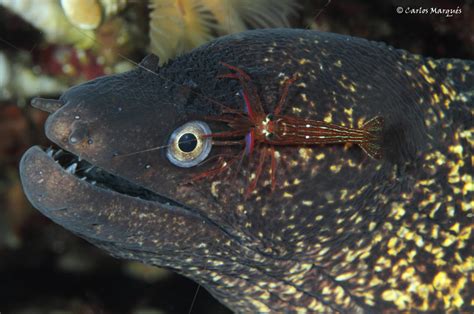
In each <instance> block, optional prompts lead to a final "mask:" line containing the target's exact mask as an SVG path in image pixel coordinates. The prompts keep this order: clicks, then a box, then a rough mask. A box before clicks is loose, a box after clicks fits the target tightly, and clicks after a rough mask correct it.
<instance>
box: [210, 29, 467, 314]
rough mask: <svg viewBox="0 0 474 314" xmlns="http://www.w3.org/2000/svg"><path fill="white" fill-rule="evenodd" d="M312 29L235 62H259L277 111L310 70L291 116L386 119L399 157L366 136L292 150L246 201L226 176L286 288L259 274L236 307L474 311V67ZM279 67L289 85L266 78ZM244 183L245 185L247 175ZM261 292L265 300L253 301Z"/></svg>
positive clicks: (241, 215) (237, 213)
mask: <svg viewBox="0 0 474 314" xmlns="http://www.w3.org/2000/svg"><path fill="white" fill-rule="evenodd" d="M304 35H305V36H303V37H298V36H296V34H295V37H294V38H292V39H288V38H284V39H282V38H278V36H276V39H275V40H271V39H270V37H269V38H268V39H267V40H266V45H267V47H266V48H265V49H264V48H262V50H264V51H263V52H261V56H262V58H261V61H259V60H255V61H253V60H252V61H249V60H247V59H246V56H245V52H243V54H244V56H239V57H238V60H239V61H238V62H237V61H234V62H232V60H229V59H225V62H227V63H231V64H236V65H239V66H241V67H242V68H243V69H244V70H246V71H248V72H249V74H250V75H251V76H252V78H253V79H255V80H256V85H257V86H259V89H260V91H261V95H262V96H263V97H264V98H265V97H267V98H266V99H267V100H266V102H264V103H265V105H266V106H267V107H266V108H267V110H270V109H271V108H272V106H273V105H274V104H275V99H278V98H277V97H278V88H279V87H281V84H282V83H283V82H284V79H285V78H287V77H290V76H291V75H293V74H294V73H298V74H299V75H301V77H302V78H301V79H300V80H299V81H297V82H296V83H295V86H294V88H293V94H292V93H291V91H290V97H291V98H290V100H289V102H288V103H289V104H288V107H287V108H286V110H285V113H287V114H290V115H297V116H300V117H308V118H311V119H317V120H323V121H325V122H328V123H336V124H340V125H344V126H349V127H361V126H362V125H363V123H364V122H365V121H367V120H368V119H370V118H372V117H374V116H376V115H381V116H383V117H384V119H385V120H386V127H385V138H384V143H385V144H384V146H385V147H384V155H385V157H384V159H383V160H382V161H381V162H377V161H373V160H370V159H369V158H368V157H366V156H364V153H363V152H362V151H358V150H357V148H356V147H353V146H337V145H334V146H327V147H301V148H296V149H295V148H278V152H279V159H278V162H279V164H280V168H279V169H278V172H277V177H278V180H279V184H278V188H277V190H276V191H275V192H273V193H271V192H270V190H269V184H270V181H269V174H268V172H267V174H266V175H268V177H266V180H263V183H262V185H263V187H261V188H258V189H257V190H256V191H255V192H254V194H253V195H252V197H251V199H250V200H245V201H244V200H242V201H241V202H236V201H235V200H237V199H239V197H238V196H237V195H234V193H232V192H230V195H229V190H227V189H225V188H224V186H222V190H221V191H220V193H217V196H218V198H219V199H220V201H221V202H222V204H226V203H229V204H234V205H230V206H228V209H229V214H230V215H233V216H234V219H235V220H236V221H238V222H239V223H238V226H235V225H234V226H233V227H234V228H235V229H236V230H238V233H239V236H241V237H242V238H243V239H245V242H246V244H247V245H248V246H249V247H251V248H252V249H254V250H256V251H258V252H260V255H259V256H258V257H257V256H256V257H254V258H255V263H257V264H262V265H271V266H263V267H262V268H263V269H264V270H263V272H265V269H266V267H268V273H269V274H274V273H276V274H277V275H276V276H278V278H279V282H278V283H276V284H275V285H272V284H271V281H270V282H269V281H268V280H269V279H268V278H267V279H265V280H263V279H262V278H259V279H258V280H257V284H251V285H250V286H249V287H248V288H246V289H244V293H243V295H245V296H247V298H242V299H241V300H239V301H235V302H237V305H232V307H233V308H235V309H236V310H240V309H251V310H257V311H262V312H266V311H268V310H275V311H281V310H283V309H295V310H298V307H301V308H303V309H306V310H309V311H315V312H326V311H329V312H331V311H341V312H348V313H354V312H370V311H415V310H419V311H433V310H439V311H453V310H462V311H469V310H471V309H473V305H474V303H473V302H474V301H473V295H474V286H473V279H474V256H473V249H474V246H473V244H474V241H473V236H474V235H473V234H472V228H473V223H474V220H473V218H474V214H473V201H472V199H473V198H472V196H473V189H474V187H473V183H472V174H473V171H472V157H471V156H472V155H471V152H472V147H473V144H474V139H473V122H472V113H473V112H472V111H473V109H472V108H473V107H474V74H473V71H474V63H473V62H465V61H460V60H432V59H423V58H421V57H419V56H416V55H412V54H409V53H407V52H404V51H398V50H394V49H392V48H391V47H387V46H384V45H382V44H377V43H369V42H366V41H357V42H355V41H354V39H352V38H351V39H349V38H347V37H340V36H332V35H322V34H319V35H315V36H311V35H309V36H306V35H308V33H304ZM250 41H252V40H251V39H250ZM228 44H229V45H232V41H231V40H230V41H229V43H228ZM248 44H249V45H252V44H253V43H248ZM255 45H257V43H255ZM259 45H262V43H261V42H260V43H259ZM338 48H341V50H338ZM343 48H344V49H343ZM351 49H352V51H356V52H355V53H345V52H344V51H351ZM364 49H366V50H365V52H361V51H364ZM237 50H238V48H237ZM359 53H360V55H359ZM368 55H369V56H370V57H371V58H372V59H370V60H368ZM277 65H278V66H277ZM471 68H472V69H471ZM252 70H253V71H252ZM268 72H270V73H268ZM272 76H273V77H276V84H269V83H268V81H266V80H265V78H268V77H272ZM259 79H261V80H259ZM240 104H241V103H240ZM237 105H239V102H238V101H237ZM469 115H471V118H469ZM269 169H270V167H269V166H268V167H266V168H265V170H266V171H269ZM244 171H245V170H244ZM248 171H249V173H248V175H249V177H251V174H252V166H249V167H248ZM243 177H244V178H245V174H244V176H243ZM243 181H244V182H245V179H243ZM238 186H239V187H240V191H238V190H237V191H235V194H239V193H242V190H243V189H244V188H245V183H242V184H241V185H238ZM252 282H253V281H252ZM283 283H284V284H283ZM222 285H225V281H223V283H222ZM252 296H254V297H252ZM281 296H284V297H283V298H282V297H281ZM248 298H250V299H251V300H257V301H258V302H253V301H251V304H253V307H252V306H251V307H248V306H247V305H246V304H248V302H249V301H248ZM233 302H234V301H230V303H233ZM297 306H298V307H297Z"/></svg>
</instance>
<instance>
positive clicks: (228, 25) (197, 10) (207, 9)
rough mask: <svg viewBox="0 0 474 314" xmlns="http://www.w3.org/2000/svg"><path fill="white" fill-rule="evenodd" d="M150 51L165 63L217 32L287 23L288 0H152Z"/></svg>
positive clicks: (292, 5)
mask: <svg viewBox="0 0 474 314" xmlns="http://www.w3.org/2000/svg"><path fill="white" fill-rule="evenodd" d="M150 7H151V8H152V12H151V15H150V17H151V20H150V38H151V51H152V52H153V53H155V54H157V55H158V56H159V57H160V62H161V63H164V62H166V61H167V60H168V59H170V58H173V57H175V56H177V55H179V54H182V53H184V52H186V51H189V50H191V49H192V48H194V47H197V46H199V45H201V44H203V43H205V42H207V41H209V40H211V39H213V38H215V37H217V36H221V35H226V34H230V33H236V32H241V31H244V30H246V29H247V28H265V27H283V26H288V19H287V18H288V16H290V15H292V14H294V13H295V11H296V9H297V8H298V4H297V3H295V2H294V1H291V0H281V1H271V0H152V1H151V2H150Z"/></svg>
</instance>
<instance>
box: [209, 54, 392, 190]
mask: <svg viewBox="0 0 474 314" xmlns="http://www.w3.org/2000/svg"><path fill="white" fill-rule="evenodd" d="M223 65H224V66H225V67H227V68H228V69H230V70H233V71H234V72H235V73H229V74H225V75H221V76H220V78H231V79H237V80H239V81H240V83H241V85H242V88H243V89H242V92H241V95H242V98H243V100H244V103H245V110H244V112H241V111H235V110H231V109H226V110H224V112H223V113H224V115H223V116H218V117H211V118H210V119H211V120H215V121H221V122H225V123H227V125H228V126H229V127H230V129H231V130H230V131H223V132H219V133H212V134H208V135H207V136H209V137H213V138H215V139H218V138H220V139H223V138H224V139H225V138H235V137H239V136H241V137H244V138H245V141H244V144H245V149H244V150H243V153H245V154H246V155H250V154H251V153H252V152H253V151H254V150H255V147H261V146H263V149H262V150H261V152H260V157H259V163H258V166H257V170H256V175H255V178H254V179H253V181H252V183H251V184H250V186H249V188H248V190H247V194H249V193H250V192H251V191H252V190H253V189H254V188H255V187H256V183H257V181H258V179H259V176H260V174H261V172H262V167H263V165H264V163H265V160H266V158H267V156H268V154H270V157H271V176H272V189H274V188H275V185H276V179H275V172H276V165H277V162H276V157H275V146H310V145H321V144H339V143H353V144H357V145H358V146H360V147H361V148H362V149H363V150H364V151H365V152H366V153H367V154H368V155H369V156H370V157H372V158H374V159H380V158H381V157H382V152H381V146H380V140H381V132H382V129H383V118H382V117H380V116H376V117H374V118H372V119H370V120H369V121H367V122H366V123H365V124H364V125H363V126H362V127H361V128H350V127H345V126H341V125H337V124H332V123H326V122H324V121H317V120H310V119H303V118H299V117H296V116H292V115H284V114H282V113H281V111H282V109H283V106H284V105H285V102H286V98H287V96H288V90H289V87H290V85H291V84H292V83H293V82H294V81H295V80H296V79H297V77H296V76H294V77H292V78H290V79H287V80H286V81H285V82H284V84H283V90H282V93H281V96H280V99H279V102H278V104H277V105H276V106H275V109H274V110H273V112H272V113H270V114H268V113H266V112H265V111H264V109H263V106H262V103H261V100H260V97H259V95H258V93H257V91H256V90H255V89H254V88H253V86H252V85H251V79H250V76H249V75H248V74H247V73H245V72H244V71H243V70H241V69H239V68H237V67H235V66H232V65H229V64H225V63H223ZM235 142H236V141H230V142H229V141H228V140H227V141H226V140H224V141H215V144H216V145H219V144H220V143H222V144H224V145H228V144H229V143H235ZM236 143H240V142H236ZM231 164H232V162H230V163H229V162H226V163H225V165H226V166H225V167H221V168H219V169H213V170H211V172H212V173H219V172H220V171H222V170H224V168H227V167H229V166H230V165H231ZM207 175H208V173H206V174H205V175H204V176H207Z"/></svg>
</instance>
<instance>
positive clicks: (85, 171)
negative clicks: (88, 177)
mask: <svg viewBox="0 0 474 314" xmlns="http://www.w3.org/2000/svg"><path fill="white" fill-rule="evenodd" d="M92 168H94V166H90V167H89V168H87V169H86V170H84V173H88V172H89V171H91V170H92Z"/></svg>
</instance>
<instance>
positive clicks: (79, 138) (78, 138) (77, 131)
mask: <svg viewBox="0 0 474 314" xmlns="http://www.w3.org/2000/svg"><path fill="white" fill-rule="evenodd" d="M88 137H89V132H88V131H87V128H86V127H85V126H83V125H78V124H75V125H74V126H73V128H72V131H71V134H69V143H70V144H72V145H76V144H79V143H81V142H83V141H84V140H85V139H87V138H88Z"/></svg>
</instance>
